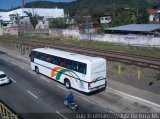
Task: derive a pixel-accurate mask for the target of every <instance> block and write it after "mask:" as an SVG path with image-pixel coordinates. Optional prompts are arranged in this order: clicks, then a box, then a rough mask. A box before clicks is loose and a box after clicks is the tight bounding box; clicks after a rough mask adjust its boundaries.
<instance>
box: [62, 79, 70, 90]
mask: <svg viewBox="0 0 160 119" xmlns="http://www.w3.org/2000/svg"><path fill="white" fill-rule="evenodd" d="M64 84H65V86H66V88H68V89H70V88H71V83H70V81H69V80H65V82H64Z"/></svg>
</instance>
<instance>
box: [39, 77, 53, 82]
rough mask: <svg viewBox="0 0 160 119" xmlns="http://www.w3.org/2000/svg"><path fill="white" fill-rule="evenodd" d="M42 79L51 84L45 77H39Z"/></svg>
mask: <svg viewBox="0 0 160 119" xmlns="http://www.w3.org/2000/svg"><path fill="white" fill-rule="evenodd" d="M41 78H42V79H44V80H45V81H47V82H51V81H50V80H48V79H46V78H45V77H43V76H41Z"/></svg>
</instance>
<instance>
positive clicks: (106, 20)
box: [100, 15, 112, 24]
mask: <svg viewBox="0 0 160 119" xmlns="http://www.w3.org/2000/svg"><path fill="white" fill-rule="evenodd" d="M111 20H112V17H111V15H104V16H102V17H100V23H101V24H106V23H107V24H108V23H110V22H111Z"/></svg>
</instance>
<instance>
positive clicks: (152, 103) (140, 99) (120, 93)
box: [107, 87, 160, 108]
mask: <svg viewBox="0 0 160 119" xmlns="http://www.w3.org/2000/svg"><path fill="white" fill-rule="evenodd" d="M107 89H108V90H111V91H112V92H115V93H116V94H117V95H124V96H127V97H130V98H133V99H136V100H139V101H142V102H145V103H148V104H151V105H154V106H156V107H159V108H160V105H159V104H157V103H154V102H151V101H148V100H145V99H142V98H139V97H136V96H133V95H129V94H127V93H124V92H121V91H117V90H114V89H112V88H109V87H107Z"/></svg>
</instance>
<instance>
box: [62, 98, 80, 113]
mask: <svg viewBox="0 0 160 119" xmlns="http://www.w3.org/2000/svg"><path fill="white" fill-rule="evenodd" d="M64 105H65V106H67V107H68V108H70V109H71V110H73V111H77V110H78V105H77V104H76V103H75V102H72V103H68V101H67V100H66V99H65V100H64Z"/></svg>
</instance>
